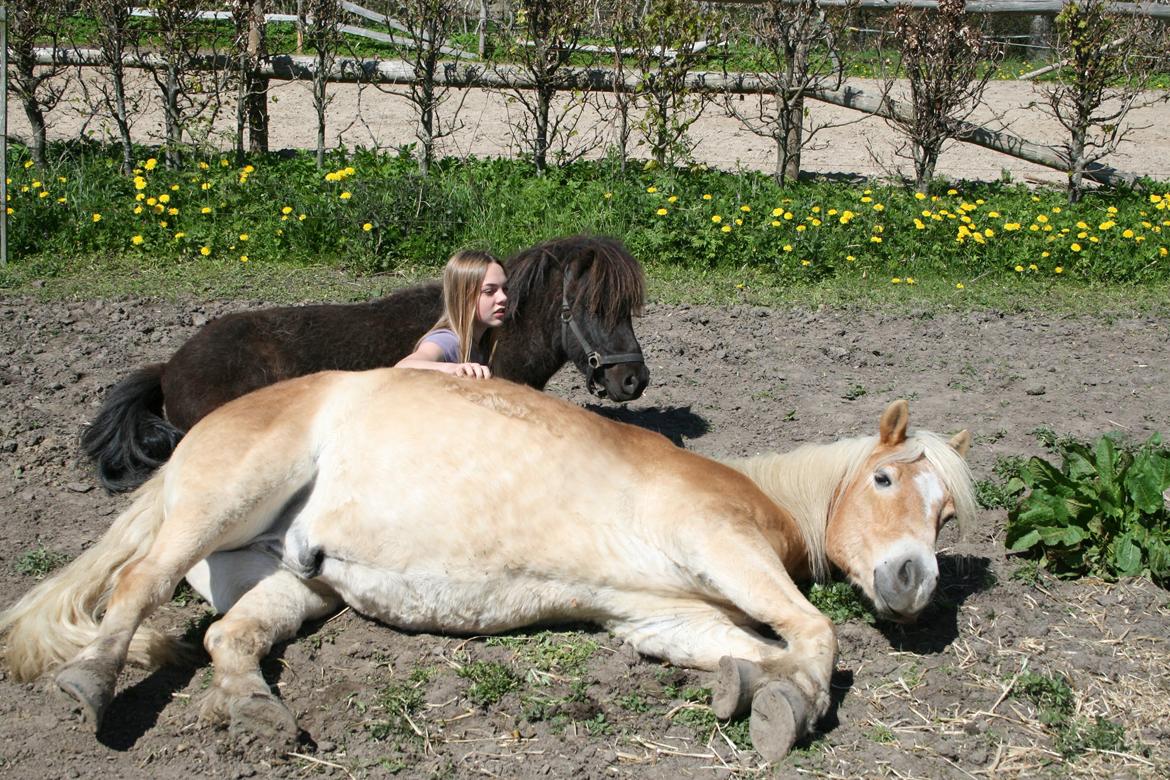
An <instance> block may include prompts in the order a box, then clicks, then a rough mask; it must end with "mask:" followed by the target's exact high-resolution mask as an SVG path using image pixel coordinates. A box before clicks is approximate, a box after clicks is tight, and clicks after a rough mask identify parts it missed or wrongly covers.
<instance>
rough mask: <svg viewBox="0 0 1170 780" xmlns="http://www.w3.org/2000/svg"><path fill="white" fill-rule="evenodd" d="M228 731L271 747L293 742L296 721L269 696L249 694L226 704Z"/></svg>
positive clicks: (274, 698) (278, 702)
mask: <svg viewBox="0 0 1170 780" xmlns="http://www.w3.org/2000/svg"><path fill="white" fill-rule="evenodd" d="M228 716H229V717H230V719H231V726H230V727H229V731H231V732H232V733H233V734H250V735H254V736H256V737H258V738H259V739H261V740H263V741H266V742H270V743H274V744H280V743H284V744H291V743H294V742H296V740H297V734H298V729H297V721H296V718H294V717H293V714H292V713H291V712H289V709H288V707H286V706H284V703H283V702H282V701H280V699H278V698H276V697H275V696H273V695H271V694H263V693H253V694H251V695H250V696H242V697H240V698H237V699H235V700H233V701H232V703H231V704H229V705H228Z"/></svg>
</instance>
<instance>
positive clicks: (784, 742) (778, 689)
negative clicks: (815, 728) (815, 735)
mask: <svg viewBox="0 0 1170 780" xmlns="http://www.w3.org/2000/svg"><path fill="white" fill-rule="evenodd" d="M805 715H806V707H805V705H804V696H803V695H802V694H801V693H800V691H798V690H797V689H796V688H795V686H792V685H791V684H788V683H785V682H782V681H775V682H770V683H768V684H767V685H765V686H764V687H763V688H761V689H760V690H759V691H758V692H757V693H756V695H755V698H753V699H752V719H751V723H750V724H749V726H748V733H749V734H751V738H752V745H753V746H754V747H755V749H756V752H757V753H759V754H760V756H761V757H762V758H763V759H764V760H765V761H779V760H780V759H781V758H784V756H786V755H787V754H788V751H789V750H791V749H792V745H793V744H794V743H795V742H796V740H797V738H798V737H799V736H800V735H801V734H802V733H803V731H804V729H805V723H804V721H805Z"/></svg>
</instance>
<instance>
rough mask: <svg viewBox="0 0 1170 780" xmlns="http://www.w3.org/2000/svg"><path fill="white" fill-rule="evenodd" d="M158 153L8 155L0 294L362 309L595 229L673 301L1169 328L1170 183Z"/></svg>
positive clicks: (75, 149) (659, 297)
mask: <svg viewBox="0 0 1170 780" xmlns="http://www.w3.org/2000/svg"><path fill="white" fill-rule="evenodd" d="M156 154H157V152H156V151H155V150H150V149H141V150H139V154H138V159H137V162H138V166H139V167H138V169H137V173H136V174H134V175H132V176H129V177H126V176H122V175H121V174H119V173H118V167H117V155H115V154H114V153H113V151H112V150H111V149H108V148H100V147H96V146H92V145H84V144H82V145H77V144H69V145H56V146H54V147H53V149H52V154H51V158H52V159H53V160H55V162H54V163H53V164H52V165H51V166H50V169H49V170H47V171H38V170H37V169H36V168H35V167H32V166H30V165H29V163H28V155H27V151H26V150H24V149H23V148H22V147H20V146H19V145H17V146H14V147H13V148H12V149H11V151H10V159H9V164H10V167H9V170H10V172H11V178H12V184H11V194H12V197H11V201H10V208H11V209H12V214H10V216H9V248H10V263H9V265H8V266H7V267H6V268H0V290H3V291H8V292H14V293H20V294H25V293H31V294H35V295H38V296H42V297H54V298H69V297H84V296H95V295H96V296H108V295H120V294H136V295H162V296H168V297H174V296H195V297H232V298H244V299H247V298H255V299H264V300H279V301H299V300H320V299H330V300H360V299H365V298H369V297H372V296H376V295H378V294H380V293H382V292H385V291H387V290H389V289H393V288H394V287H397V286H400V285H402V284H407V283H410V282H412V281H415V280H417V279H420V278H423V277H431V276H434V275H435V274H436V273H437V271H438V269H439V268H440V267H441V265H442V263H443V262H445V260H446V258H447V257H448V256H449V255H450V254H451V253H452V252H453V251H454V250H455V249H456V248H458V247H460V246H466V245H478V246H483V247H487V248H490V249H492V250H494V251H495V252H497V253H498V254H501V255H505V256H506V255H508V254H511V253H512V252H514V251H516V250H518V249H521V248H523V247H527V246H531V245H533V244H535V243H537V242H539V241H542V240H545V239H547V238H550V237H553V236H558V235H567V234H572V233H577V232H599V233H605V234H609V235H615V236H618V237H620V238H622V239H623V240H624V241H625V242H626V244H627V245H628V246H629V248H630V250H631V251H632V252H633V253H634V254H635V256H636V257H638V258H639V259H640V260H641V261H642V263H643V265H644V266H645V268H646V270H647V273H648V276H649V282H650V294H651V298H652V299H653V300H656V301H661V302H665V303H674V302H683V301H685V302H693V303H716V304H725V303H747V304H756V305H765V306H774V305H790V304H797V305H802V306H818V305H821V304H826V305H835V306H860V307H881V308H883V309H884V310H892V311H898V310H899V309H901V310H906V311H910V310H921V309H923V308H926V309H956V310H963V309H972V308H980V307H993V308H1001V309H1004V310H1007V311H1030V310H1034V309H1035V308H1037V307H1038V306H1040V307H1043V308H1044V309H1045V310H1048V311H1058V312H1076V311H1089V312H1100V311H1102V310H1105V311H1109V310H1117V311H1126V312H1132V311H1134V310H1138V311H1154V312H1158V313H1164V312H1165V311H1166V310H1167V303H1166V302H1167V301H1168V300H1170V262H1167V261H1166V259H1165V257H1166V256H1167V255H1170V184H1168V185H1164V186H1163V187H1160V188H1159V189H1158V190H1157V191H1155V192H1151V193H1149V194H1139V193H1135V192H1114V193H1095V194H1092V195H1091V196H1089V197H1087V198H1086V199H1085V200H1084V201H1082V202H1081V203H1079V204H1077V205H1076V206H1069V205H1068V204H1067V203H1066V202H1065V200H1064V196H1063V194H1061V193H1059V192H1055V191H1046V190H1038V191H1031V190H1028V189H1026V188H1023V187H1015V186H1008V185H1001V184H970V185H967V184H956V185H953V186H951V185H945V184H943V185H940V186H939V188H938V190H937V191H936V192H934V193H932V194H931V195H930V196H928V197H927V198H923V199H920V198H918V197H916V196H915V195H914V194H913V193H912V192H910V191H909V190H906V189H904V188H901V187H896V186H888V185H884V186H880V187H879V186H877V185H873V186H865V185H860V186H846V185H841V184H831V183H827V182H816V181H811V182H800V183H795V184H789V185H786V186H784V187H780V186H779V185H777V184H776V182H775V181H774V180H773V179H771V178H770V177H768V176H766V175H763V174H757V173H740V174H731V173H723V172H717V171H710V170H705V169H702V168H697V169H694V170H670V171H663V170H654V169H650V170H633V171H627V172H625V173H623V172H621V171H620V170H619V169H618V168H617V167H616V166H615V165H613V164H611V163H609V162H606V161H600V162H586V163H577V164H573V165H569V166H565V167H563V168H556V169H552V170H550V171H548V172H547V173H546V174H545V175H544V176H537V175H535V174H534V171H533V169H532V167H531V166H530V165H529V164H528V163H526V162H524V161H509V160H500V159H492V160H474V159H473V160H469V161H455V160H444V161H441V162H440V163H439V164H438V165H437V166H436V169H435V171H434V172H433V175H432V176H430V177H428V178H426V179H422V178H420V177H419V176H418V174H417V171H416V170H415V164H414V162H413V160H412V159H411V158H410V157H409V156H408V155H397V154H385V153H373V152H366V151H361V150H358V151H354V152H352V153H347V152H345V151H338V152H334V153H332V154H331V155H330V156H329V159H328V161H327V162H328V165H327V168H326V169H325V170H318V169H317V168H316V167H315V165H314V164H313V161H312V159H311V156H310V155H308V154H296V155H293V156H292V157H282V156H278V155H271V156H265V157H258V158H253V159H252V161H251V162H249V163H248V164H247V165H246V166H244V167H241V168H237V167H236V166H235V165H233V164H231V163H229V162H228V161H227V160H226V159H225V158H221V157H219V156H218V155H211V156H209V157H207V158H205V159H202V160H200V159H197V158H192V159H190V160H189V161H188V162H187V163H185V164H184V166H183V167H182V168H180V169H178V170H167V169H166V168H165V167H164V166H163V165H162V164H161V163H158V162H157V160H158V158H157V157H156V156H153V155H156ZM1159 193H1165V194H1164V195H1163V194H1159ZM928 215H929V216H928ZM864 390H865V388H860V387H858V388H854V389H852V390H851V391H850V393H856V394H860V393H861V392H862V391H864Z"/></svg>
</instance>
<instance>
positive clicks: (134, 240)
mask: <svg viewBox="0 0 1170 780" xmlns="http://www.w3.org/2000/svg"><path fill="white" fill-rule="evenodd" d="M144 240H145V239H144V238H143V237H142V236H133V237H131V239H130V243H131V244H133V245H134V246H139V245H141V244H142V242H143V241H144Z"/></svg>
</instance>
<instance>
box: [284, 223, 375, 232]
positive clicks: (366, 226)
mask: <svg viewBox="0 0 1170 780" xmlns="http://www.w3.org/2000/svg"><path fill="white" fill-rule="evenodd" d="M373 229H374V226H373V224H371V223H369V222H367V223H365V224H364V225H362V230H364V231H366V232H367V233H369V232H370V231H371V230H373ZM280 232H282V231H279V230H278V231H277V233H280Z"/></svg>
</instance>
